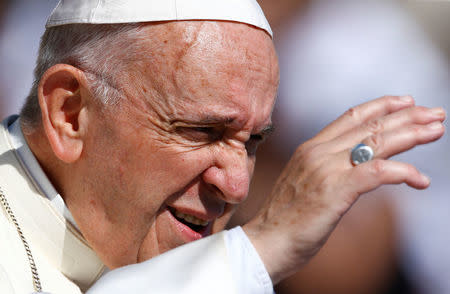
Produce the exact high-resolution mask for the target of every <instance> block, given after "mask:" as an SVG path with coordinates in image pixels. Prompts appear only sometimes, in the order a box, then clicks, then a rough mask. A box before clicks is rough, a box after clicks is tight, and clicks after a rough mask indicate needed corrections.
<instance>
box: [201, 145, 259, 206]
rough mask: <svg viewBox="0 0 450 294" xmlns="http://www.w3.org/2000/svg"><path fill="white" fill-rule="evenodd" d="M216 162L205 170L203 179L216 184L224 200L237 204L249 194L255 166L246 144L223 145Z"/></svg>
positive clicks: (216, 155) (217, 153) (217, 154)
mask: <svg viewBox="0 0 450 294" xmlns="http://www.w3.org/2000/svg"><path fill="white" fill-rule="evenodd" d="M219 149H220V150H218V152H216V153H215V158H214V164H213V165H212V166H211V167H209V168H208V169H207V170H205V171H204V172H203V181H205V182H206V183H208V184H210V185H214V186H216V187H217V188H218V189H219V190H220V191H221V192H222V193H221V197H222V198H223V200H224V201H226V202H228V203H231V204H237V203H240V202H242V201H243V200H245V198H246V197H247V195H248V190H249V185H250V177H251V172H252V169H253V166H252V165H251V162H250V160H249V158H248V155H247V151H246V149H245V146H243V145H242V146H241V145H239V146H228V145H222V146H220V147H219Z"/></svg>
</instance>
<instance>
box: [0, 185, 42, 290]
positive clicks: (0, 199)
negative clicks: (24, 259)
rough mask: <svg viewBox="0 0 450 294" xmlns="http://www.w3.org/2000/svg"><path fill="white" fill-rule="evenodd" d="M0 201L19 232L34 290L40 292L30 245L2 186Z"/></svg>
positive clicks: (39, 282) (39, 281)
mask: <svg viewBox="0 0 450 294" xmlns="http://www.w3.org/2000/svg"><path fill="white" fill-rule="evenodd" d="M0 202H1V203H2V205H3V208H4V209H5V211H6V213H7V214H8V216H9V218H10V219H11V221H12V222H13V224H14V226H15V227H16V230H17V233H18V234H19V237H20V239H21V240H22V243H23V246H24V247H25V251H26V252H27V256H28V261H29V262H30V268H31V275H32V278H33V286H34V290H35V291H36V292H38V293H40V292H42V287H41V280H40V279H39V274H38V271H37V267H36V263H35V262H34V258H33V255H32V254H31V249H30V246H29V245H28V242H27V240H26V239H25V235H24V234H23V232H22V229H21V228H20V226H19V222H18V221H17V219H16V217H15V216H14V213H13V211H12V210H11V207H10V206H9V203H8V200H7V199H6V196H5V194H4V193H3V190H2V188H1V187H0Z"/></svg>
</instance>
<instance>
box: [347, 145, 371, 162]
mask: <svg viewBox="0 0 450 294" xmlns="http://www.w3.org/2000/svg"><path fill="white" fill-rule="evenodd" d="M372 158H373V150H372V148H370V146H367V145H366V144H362V143H361V144H358V145H356V146H355V147H354V148H353V149H352V152H351V160H352V164H353V165H358V164H361V163H363V162H366V161H369V160H371V159H372Z"/></svg>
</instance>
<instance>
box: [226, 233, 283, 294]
mask: <svg viewBox="0 0 450 294" xmlns="http://www.w3.org/2000/svg"><path fill="white" fill-rule="evenodd" d="M225 241H226V247H227V251H228V256H229V260H230V264H231V274H232V275H233V281H234V282H235V283H236V286H237V288H238V289H239V291H238V293H248V294H272V293H274V292H273V285H272V280H271V279H270V276H269V273H268V272H267V270H266V268H265V266H264V263H263V262H262V260H261V258H260V257H259V255H258V252H256V249H255V247H253V244H252V243H251V242H250V240H249V239H248V237H247V235H246V234H245V233H244V231H243V230H242V228H241V227H236V228H234V229H232V230H230V231H228V232H227V233H226V235H225Z"/></svg>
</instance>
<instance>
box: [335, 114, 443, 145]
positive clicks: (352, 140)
mask: <svg viewBox="0 0 450 294" xmlns="http://www.w3.org/2000/svg"><path fill="white" fill-rule="evenodd" d="M444 120H445V111H444V109H442V108H441V107H437V108H431V109H430V108H426V107H422V106H416V107H410V108H407V109H403V110H401V111H398V112H395V113H392V114H389V115H387V116H384V117H381V118H377V119H374V120H371V121H369V122H367V123H365V124H363V125H362V126H361V127H357V128H354V129H352V130H350V131H348V132H347V133H345V134H343V135H342V136H340V137H338V138H336V139H335V140H333V143H332V144H330V146H331V148H332V149H331V150H332V151H333V152H339V151H341V150H344V149H347V148H348V147H349V146H354V145H356V144H358V143H361V142H362V141H363V140H364V139H365V138H368V137H371V136H377V135H379V134H381V133H383V132H391V131H394V130H399V129H403V128H405V127H406V126H408V125H409V126H411V125H428V124H430V123H433V122H435V121H438V122H442V121H444ZM375 138H376V137H375Z"/></svg>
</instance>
